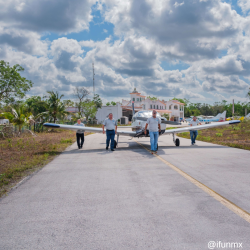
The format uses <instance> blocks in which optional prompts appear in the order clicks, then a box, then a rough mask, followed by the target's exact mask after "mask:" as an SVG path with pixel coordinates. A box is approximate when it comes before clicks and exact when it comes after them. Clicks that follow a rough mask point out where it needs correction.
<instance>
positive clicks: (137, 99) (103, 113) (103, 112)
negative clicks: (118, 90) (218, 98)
mask: <svg viewBox="0 0 250 250" xmlns="http://www.w3.org/2000/svg"><path fill="white" fill-rule="evenodd" d="M132 102H134V108H135V111H140V110H153V109H155V110H156V111H157V112H158V113H160V114H161V115H163V114H169V118H170V120H172V121H178V122H179V121H180V120H181V119H184V103H180V102H179V101H177V100H170V101H164V100H161V101H160V100H159V99H158V100H154V101H152V100H151V99H149V98H146V96H143V95H141V93H138V91H136V88H135V89H134V91H133V92H132V93H130V100H124V99H122V104H121V103H119V102H117V103H116V105H115V106H102V107H101V108H100V109H98V110H97V113H96V119H97V122H98V123H102V122H103V121H104V120H105V119H106V118H107V117H108V114H109V113H112V114H113V117H114V119H115V120H118V119H121V117H122V116H126V117H128V118H129V120H130V121H131V119H132V116H133V111H132ZM67 111H68V112H70V113H76V112H77V108H75V107H70V108H67Z"/></svg>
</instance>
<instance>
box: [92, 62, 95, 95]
mask: <svg viewBox="0 0 250 250" xmlns="http://www.w3.org/2000/svg"><path fill="white" fill-rule="evenodd" d="M92 68H93V93H94V96H95V65H94V63H92Z"/></svg>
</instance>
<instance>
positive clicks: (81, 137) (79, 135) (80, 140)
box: [74, 119, 85, 149]
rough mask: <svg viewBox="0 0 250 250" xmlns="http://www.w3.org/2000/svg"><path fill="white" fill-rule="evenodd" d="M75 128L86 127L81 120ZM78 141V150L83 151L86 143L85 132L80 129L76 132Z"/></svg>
mask: <svg viewBox="0 0 250 250" xmlns="http://www.w3.org/2000/svg"><path fill="white" fill-rule="evenodd" d="M74 126H81V127H85V125H84V124H83V123H81V120H80V119H78V120H77V123H76V124H75V125H74ZM76 141H77V145H78V148H79V149H81V148H82V145H83V143H84V130H82V129H78V130H77V131H76Z"/></svg>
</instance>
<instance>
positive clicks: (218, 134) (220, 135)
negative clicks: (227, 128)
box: [215, 133, 223, 137]
mask: <svg viewBox="0 0 250 250" xmlns="http://www.w3.org/2000/svg"><path fill="white" fill-rule="evenodd" d="M215 135H216V136H217V137H222V136H223V134H222V133H216V134H215Z"/></svg>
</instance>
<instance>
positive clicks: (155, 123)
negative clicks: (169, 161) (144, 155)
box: [144, 110, 161, 153]
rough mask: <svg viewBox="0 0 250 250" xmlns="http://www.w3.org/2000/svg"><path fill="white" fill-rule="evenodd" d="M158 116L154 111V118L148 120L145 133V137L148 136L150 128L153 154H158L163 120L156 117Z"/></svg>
mask: <svg viewBox="0 0 250 250" xmlns="http://www.w3.org/2000/svg"><path fill="white" fill-rule="evenodd" d="M156 114H157V112H156V110H153V112H152V117H150V118H148V120H147V123H146V126H145V131H144V133H145V135H147V127H148V126H149V128H148V130H149V136H150V144H151V152H152V153H157V144H158V137H159V132H161V120H160V119H159V118H157V117H156Z"/></svg>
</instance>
